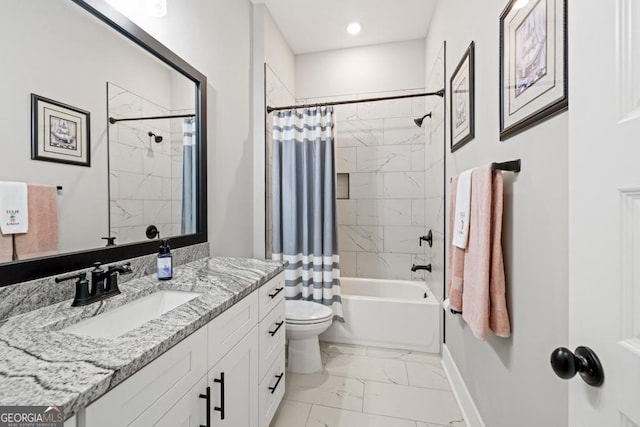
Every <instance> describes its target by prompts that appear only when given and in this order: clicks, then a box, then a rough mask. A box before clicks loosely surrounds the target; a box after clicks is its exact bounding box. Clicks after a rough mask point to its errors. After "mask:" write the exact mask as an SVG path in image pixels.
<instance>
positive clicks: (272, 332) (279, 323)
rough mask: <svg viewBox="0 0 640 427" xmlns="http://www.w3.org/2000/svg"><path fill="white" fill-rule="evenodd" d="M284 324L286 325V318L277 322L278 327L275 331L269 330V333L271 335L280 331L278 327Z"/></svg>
mask: <svg viewBox="0 0 640 427" xmlns="http://www.w3.org/2000/svg"><path fill="white" fill-rule="evenodd" d="M282 325H284V320H282V321H280V322H278V323H276V328H275V329H274V330H273V331H269V334H270V335H271V336H274V335H275V334H276V333H277V332H278V329H280V328H281V327H282Z"/></svg>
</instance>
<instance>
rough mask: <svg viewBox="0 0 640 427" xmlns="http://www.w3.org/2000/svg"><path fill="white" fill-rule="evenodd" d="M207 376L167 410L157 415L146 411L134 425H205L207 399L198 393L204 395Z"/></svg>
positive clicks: (172, 426)
mask: <svg viewBox="0 0 640 427" xmlns="http://www.w3.org/2000/svg"><path fill="white" fill-rule="evenodd" d="M206 388H207V377H206V375H205V376H204V377H202V379H201V380H200V381H198V383H197V384H196V385H195V386H194V387H193V388H192V389H191V390H189V391H188V392H187V394H185V395H184V396H183V397H182V399H180V400H179V401H178V402H177V403H176V404H175V405H174V406H173V407H172V408H171V409H169V411H167V412H166V413H165V414H163V415H162V416H160V417H158V415H159V414H158V413H157V412H156V413H149V412H151V411H147V412H146V413H144V414H143V415H142V416H141V417H140V418H138V419H137V420H136V423H135V424H136V425H140V426H154V427H200V426H204V425H206V421H207V401H206V398H202V397H200V395H203V396H204V395H206Z"/></svg>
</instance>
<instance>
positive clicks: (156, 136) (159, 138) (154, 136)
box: [149, 131, 162, 144]
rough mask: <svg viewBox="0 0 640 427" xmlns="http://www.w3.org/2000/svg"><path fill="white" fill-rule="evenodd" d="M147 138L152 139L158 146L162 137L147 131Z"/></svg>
mask: <svg viewBox="0 0 640 427" xmlns="http://www.w3.org/2000/svg"><path fill="white" fill-rule="evenodd" d="M149 136H150V137H152V138H153V139H154V141H155V142H156V144H160V143H161V142H162V137H161V136H160V135H156V134H155V133H153V132H151V131H149Z"/></svg>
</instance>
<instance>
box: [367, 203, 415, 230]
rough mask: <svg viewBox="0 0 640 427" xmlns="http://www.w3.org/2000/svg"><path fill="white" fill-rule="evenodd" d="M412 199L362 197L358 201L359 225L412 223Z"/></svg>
mask: <svg viewBox="0 0 640 427" xmlns="http://www.w3.org/2000/svg"><path fill="white" fill-rule="evenodd" d="M411 204H412V201H411V200H410V199H397V200H395V199H361V200H358V201H357V212H356V214H357V217H356V219H357V224H358V225H384V226H389V225H411Z"/></svg>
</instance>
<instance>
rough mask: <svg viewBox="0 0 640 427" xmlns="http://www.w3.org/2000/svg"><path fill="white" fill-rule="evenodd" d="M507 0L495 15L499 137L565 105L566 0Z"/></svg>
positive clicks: (513, 132) (540, 118)
mask: <svg viewBox="0 0 640 427" xmlns="http://www.w3.org/2000/svg"><path fill="white" fill-rule="evenodd" d="M521 4H522V1H521V0H520V1H519V0H510V1H509V3H508V4H507V7H506V8H505V9H504V11H503V12H502V13H501V15H500V140H501V141H504V140H505V139H507V138H510V137H512V136H514V135H517V134H519V133H521V132H523V131H525V130H527V129H529V128H531V127H532V126H535V125H537V124H538V123H540V122H542V121H544V120H547V119H549V118H551V117H553V116H555V115H557V114H559V113H561V112H563V111H565V110H567V109H568V108H569V98H568V61H567V0H530V1H529V2H528V3H526V4H525V5H524V6H521Z"/></svg>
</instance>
